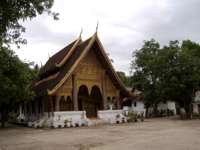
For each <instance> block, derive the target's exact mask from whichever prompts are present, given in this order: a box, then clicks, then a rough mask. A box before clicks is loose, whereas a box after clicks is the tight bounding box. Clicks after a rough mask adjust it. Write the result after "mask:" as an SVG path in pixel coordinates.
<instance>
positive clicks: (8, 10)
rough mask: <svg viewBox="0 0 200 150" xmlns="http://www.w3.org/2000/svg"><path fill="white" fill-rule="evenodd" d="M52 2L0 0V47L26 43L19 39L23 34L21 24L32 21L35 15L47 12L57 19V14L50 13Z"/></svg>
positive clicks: (23, 30) (51, 0)
mask: <svg viewBox="0 0 200 150" xmlns="http://www.w3.org/2000/svg"><path fill="white" fill-rule="evenodd" d="M53 2H54V0H1V1H0V22H1V23H0V36H1V37H0V46H2V45H3V44H4V46H5V45H7V46H9V45H10V44H13V43H14V44H17V45H18V46H19V45H20V44H23V43H26V40H25V39H23V38H22V37H21V33H23V32H25V27H24V26H23V25H22V22H23V21H25V20H27V19H32V18H34V17H36V16H37V15H40V14H42V13H44V12H47V13H48V14H49V15H52V16H53V17H54V19H58V13H55V12H51V10H50V9H51V7H52V6H53Z"/></svg>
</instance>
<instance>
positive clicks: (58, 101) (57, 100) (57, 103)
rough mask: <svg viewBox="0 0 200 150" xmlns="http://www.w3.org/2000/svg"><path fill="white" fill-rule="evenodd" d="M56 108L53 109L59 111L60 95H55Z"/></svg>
mask: <svg viewBox="0 0 200 150" xmlns="http://www.w3.org/2000/svg"><path fill="white" fill-rule="evenodd" d="M55 109H56V110H55V111H60V96H59V95H57V96H56V108H55Z"/></svg>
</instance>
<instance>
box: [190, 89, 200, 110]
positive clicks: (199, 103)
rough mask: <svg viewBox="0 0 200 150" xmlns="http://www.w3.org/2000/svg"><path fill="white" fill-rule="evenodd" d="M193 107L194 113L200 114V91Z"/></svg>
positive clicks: (196, 95) (196, 94)
mask: <svg viewBox="0 0 200 150" xmlns="http://www.w3.org/2000/svg"><path fill="white" fill-rule="evenodd" d="M192 106H193V113H194V114H199V113H200V91H197V92H196V93H195V98H194V102H193V103H192Z"/></svg>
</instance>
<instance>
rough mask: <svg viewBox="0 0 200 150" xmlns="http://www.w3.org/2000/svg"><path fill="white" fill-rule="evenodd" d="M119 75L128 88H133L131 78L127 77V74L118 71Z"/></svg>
mask: <svg viewBox="0 0 200 150" xmlns="http://www.w3.org/2000/svg"><path fill="white" fill-rule="evenodd" d="M117 74H118V76H119V78H120V79H121V81H122V82H123V83H124V85H125V86H127V87H131V86H132V80H131V76H126V74H125V73H124V72H122V71H117Z"/></svg>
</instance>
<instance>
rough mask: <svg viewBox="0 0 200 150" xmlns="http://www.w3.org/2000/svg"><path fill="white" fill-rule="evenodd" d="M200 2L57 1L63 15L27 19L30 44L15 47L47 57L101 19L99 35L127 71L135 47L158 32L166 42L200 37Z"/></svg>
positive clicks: (38, 59)
mask: <svg viewBox="0 0 200 150" xmlns="http://www.w3.org/2000/svg"><path fill="white" fill-rule="evenodd" d="M199 6H200V1H199V0H176V1H174V0H162V1H161V0H118V1H116V0H109V1H108V0H101V1H94V0H84V1H80V0H73V1H65V0H59V1H55V5H54V7H53V10H54V11H56V12H59V13H60V20H59V21H54V20H53V19H52V18H51V17H49V16H47V15H41V16H39V17H37V18H36V19H33V20H31V21H28V22H26V23H25V24H24V25H25V26H26V28H27V32H26V34H25V35H24V37H25V38H27V40H28V44H27V45H26V46H23V47H22V48H21V50H16V52H17V54H18V55H19V56H20V58H22V59H27V60H31V61H35V62H37V63H40V62H41V61H42V62H43V63H45V61H47V59H48V54H50V55H53V54H54V53H56V52H57V51H58V50H60V49H61V48H63V47H64V46H66V45H67V44H68V43H70V42H71V41H73V40H74V39H75V38H76V37H77V36H78V35H79V32H80V30H81V28H83V38H84V39H86V38H88V37H90V36H91V35H92V34H93V33H94V32H95V28H96V23H97V20H98V21H99V30H98V33H99V37H100V40H101V41H102V43H103V45H104V47H105V49H106V51H107V53H109V54H110V57H111V58H112V59H113V60H114V63H113V64H114V67H115V68H116V70H120V71H124V72H126V73H128V72H129V67H130V62H131V55H132V52H133V51H134V50H135V49H138V48H140V47H141V46H142V44H143V41H144V40H149V39H151V38H154V39H156V40H157V41H159V42H160V43H161V44H162V45H163V44H167V43H168V42H169V41H170V40H176V39H177V40H184V39H191V40H193V41H196V42H200V36H199V34H200V29H199V26H200V19H199V14H200V9H199Z"/></svg>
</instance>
